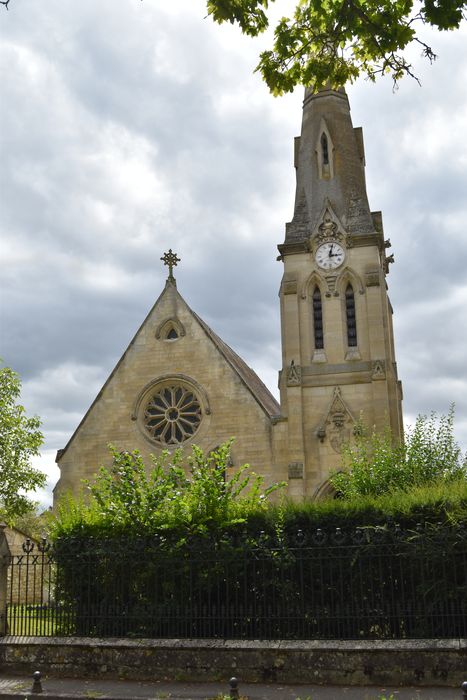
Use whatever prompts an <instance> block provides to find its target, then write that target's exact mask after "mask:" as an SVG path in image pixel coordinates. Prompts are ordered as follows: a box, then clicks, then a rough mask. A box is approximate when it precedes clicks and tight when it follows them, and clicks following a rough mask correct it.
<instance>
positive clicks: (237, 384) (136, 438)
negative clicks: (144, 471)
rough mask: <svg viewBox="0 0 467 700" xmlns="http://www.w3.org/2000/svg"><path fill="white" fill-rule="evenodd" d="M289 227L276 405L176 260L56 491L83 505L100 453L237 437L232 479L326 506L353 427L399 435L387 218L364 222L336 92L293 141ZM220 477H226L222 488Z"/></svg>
mask: <svg viewBox="0 0 467 700" xmlns="http://www.w3.org/2000/svg"><path fill="white" fill-rule="evenodd" d="M295 168H296V175H297V186H296V195H295V207H294V214H293V218H292V221H291V222H290V223H288V224H286V227H285V240H284V242H283V243H281V244H280V245H279V246H278V248H279V254H280V255H279V258H278V260H280V261H281V262H282V263H283V266H284V273H283V277H282V282H281V286H280V294H279V296H280V308H281V338H282V340H281V342H282V368H281V369H280V371H279V389H280V403H278V402H277V401H276V399H275V398H274V397H273V396H272V394H271V393H270V392H269V390H268V389H267V387H266V386H265V385H264V384H263V382H262V381H261V379H260V378H259V377H258V376H257V375H256V374H255V372H254V371H253V370H252V369H251V368H250V367H248V365H247V364H246V363H245V362H244V361H243V360H242V359H241V358H240V357H239V356H238V355H237V354H236V353H235V352H234V350H232V348H230V347H229V346H228V345H227V344H226V343H224V342H223V341H222V340H221V338H219V336H217V335H216V333H215V332H214V331H213V330H212V329H211V328H209V326H208V325H207V324H206V323H205V322H204V321H203V320H202V319H201V318H200V317H199V316H198V315H197V314H196V313H195V312H194V311H193V310H192V309H191V308H190V307H189V306H188V304H187V302H186V301H185V300H184V299H183V297H182V295H181V294H180V292H179V291H178V289H177V285H176V281H175V277H174V274H173V268H174V266H176V264H177V262H179V260H178V258H177V256H176V255H175V254H174V253H173V252H172V251H171V250H170V251H169V252H168V253H166V254H165V255H164V257H163V260H164V262H165V264H166V265H167V266H168V270H169V274H168V278H167V281H166V284H165V288H164V289H163V291H162V293H161V295H160V296H159V298H158V299H157V301H156V303H155V304H154V306H153V308H152V309H151V311H150V312H149V314H148V316H147V317H146V319H145V320H144V321H143V323H142V325H141V327H140V328H139V330H138V331H137V333H136V335H135V336H134V338H133V340H132V341H131V342H130V345H129V346H128V348H127V349H126V350H125V352H124V354H123V355H122V357H121V359H120V360H119V362H118V363H117V365H116V367H115V368H114V370H113V372H112V373H111V375H110V376H109V378H108V379H107V381H106V383H105V384H104V386H103V387H102V389H101V391H100V392H99V394H98V396H97V397H96V399H95V400H94V402H93V403H92V405H91V406H90V408H89V410H88V411H87V413H86V414H85V416H84V417H83V419H82V421H81V423H80V424H79V426H78V427H77V429H76V431H75V432H74V434H73V435H72V437H71V438H70V440H69V442H68V444H67V445H66V447H65V448H64V449H62V450H59V451H58V453H57V460H56V461H57V464H58V466H59V467H60V472H61V477H60V479H59V481H58V483H57V485H56V487H55V490H54V498H55V501H56V500H57V498H58V497H60V495H61V494H63V493H65V492H67V491H71V492H73V493H75V494H76V493H78V492H79V490H80V488H81V480H82V479H83V478H87V479H89V478H92V476H93V475H94V474H95V473H96V471H97V469H98V468H99V466H100V465H109V463H110V455H109V452H108V448H107V445H108V443H112V444H114V445H115V446H116V448H117V449H121V450H129V451H131V450H134V449H136V448H137V449H138V450H139V451H140V452H141V453H142V456H143V458H144V459H145V460H146V461H147V463H149V455H150V454H151V453H153V454H158V453H160V452H161V451H162V450H164V449H169V450H172V449H175V448H177V447H179V446H182V447H186V448H187V449H188V451H189V448H190V445H191V444H192V443H195V444H197V445H199V446H200V447H201V448H202V449H203V450H205V451H207V452H209V451H211V450H213V449H215V448H216V447H217V446H218V445H220V444H221V443H223V442H225V441H226V440H228V439H229V438H231V437H235V441H234V443H233V446H232V453H231V461H232V469H234V468H235V467H237V466H240V465H241V464H244V463H245V462H247V463H249V464H251V466H252V467H253V468H254V470H255V471H256V472H257V473H259V474H262V475H263V476H264V477H265V480H266V484H269V483H271V482H275V481H282V480H283V481H286V482H288V485H289V489H288V495H289V496H290V497H291V498H295V499H302V498H310V499H312V498H319V497H320V496H323V495H326V494H329V493H331V489H330V487H329V482H328V478H329V474H330V472H331V471H334V470H336V469H338V468H339V466H340V461H341V455H340V452H341V448H342V445H343V443H344V442H346V441H347V440H349V439H350V438H351V436H352V433H353V429H354V427H355V424H356V422H357V421H358V420H359V418H360V417H361V418H362V420H363V421H364V423H365V424H366V425H368V426H370V427H372V426H375V427H376V429H377V430H383V429H384V428H385V427H386V426H387V425H389V426H390V428H391V430H392V432H393V435H394V436H395V437H396V438H400V437H401V436H402V408H401V401H402V389H401V383H400V381H399V380H398V377H397V366H396V361H395V351H394V338H393V328H392V307H391V304H390V301H389V298H388V294H387V285H386V275H387V273H388V271H389V264H390V263H391V262H392V259H393V256H392V255H389V256H388V255H387V248H388V247H389V245H390V243H389V241H388V240H385V239H384V234H383V225H382V217H381V212H371V211H370V208H369V205H368V198H367V193H366V185H365V155H364V148H363V136H362V130H361V128H354V127H353V126H352V121H351V117H350V107H349V102H348V98H347V95H346V93H345V90H344V89H343V88H341V89H339V90H332V89H329V88H326V89H324V90H321V91H319V92H317V93H314V94H313V93H311V92H310V91H309V90H307V91H306V92H305V100H304V104H303V120H302V133H301V136H300V137H297V138H296V139H295ZM228 476H229V475H228V474H227V478H228Z"/></svg>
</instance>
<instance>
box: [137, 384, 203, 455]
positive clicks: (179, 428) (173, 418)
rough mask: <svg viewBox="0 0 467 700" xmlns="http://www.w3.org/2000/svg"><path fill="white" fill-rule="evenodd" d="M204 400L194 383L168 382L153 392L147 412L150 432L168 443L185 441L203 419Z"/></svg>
mask: <svg viewBox="0 0 467 700" xmlns="http://www.w3.org/2000/svg"><path fill="white" fill-rule="evenodd" d="M201 418H202V413H201V404H200V402H199V400H198V398H197V396H196V394H195V393H194V391H193V389H191V387H185V386H183V385H182V384H178V383H177V384H168V385H166V386H163V387H162V388H159V389H157V388H156V389H155V391H154V392H153V393H151V394H150V397H149V400H148V401H147V403H146V407H145V409H144V413H143V423H144V427H145V429H146V431H147V433H148V434H149V436H150V437H151V438H152V439H153V440H156V441H157V442H161V443H163V444H165V445H177V444H180V443H181V442H185V440H188V439H189V438H190V437H191V436H192V435H194V434H195V433H196V431H197V430H198V427H199V425H200V423H201Z"/></svg>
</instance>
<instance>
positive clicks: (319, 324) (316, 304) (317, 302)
mask: <svg viewBox="0 0 467 700" xmlns="http://www.w3.org/2000/svg"><path fill="white" fill-rule="evenodd" d="M313 331H314V338H315V348H316V350H321V349H322V348H324V336H323V306H322V303H321V292H320V291H319V288H318V287H315V291H314V292H313Z"/></svg>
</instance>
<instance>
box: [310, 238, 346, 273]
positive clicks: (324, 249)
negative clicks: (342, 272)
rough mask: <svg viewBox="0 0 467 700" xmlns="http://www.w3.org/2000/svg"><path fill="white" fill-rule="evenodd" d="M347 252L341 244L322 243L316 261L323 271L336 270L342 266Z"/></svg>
mask: <svg viewBox="0 0 467 700" xmlns="http://www.w3.org/2000/svg"><path fill="white" fill-rule="evenodd" d="M344 258H345V251H344V249H343V247H342V246H341V245H339V243H330V242H328V243H322V244H321V245H320V246H319V248H318V250H317V251H316V255H315V260H316V262H317V264H318V265H319V266H320V267H322V268H323V270H334V269H335V268H336V267H339V265H342V263H343V262H344Z"/></svg>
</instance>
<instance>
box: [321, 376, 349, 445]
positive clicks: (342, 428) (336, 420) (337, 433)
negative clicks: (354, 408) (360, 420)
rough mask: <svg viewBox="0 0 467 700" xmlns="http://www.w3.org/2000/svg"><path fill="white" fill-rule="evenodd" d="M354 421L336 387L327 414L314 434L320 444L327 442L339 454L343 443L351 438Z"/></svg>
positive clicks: (339, 390) (338, 388)
mask: <svg viewBox="0 0 467 700" xmlns="http://www.w3.org/2000/svg"><path fill="white" fill-rule="evenodd" d="M354 426H355V419H354V417H353V415H352V413H351V412H350V409H349V408H348V406H347V404H346V403H345V401H344V399H343V398H342V393H341V389H340V387H338V386H336V387H335V389H334V392H333V395H332V400H331V403H330V406H329V409H328V412H327V414H326V416H325V418H324V420H323V422H322V423H321V425H320V426H319V428H318V431H317V433H316V435H317V437H318V438H319V440H320V441H321V442H324V441H325V440H328V441H329V444H330V445H331V447H332V449H333V450H334V452H337V453H340V452H341V451H342V446H343V445H344V443H346V442H348V441H349V440H350V438H351V436H352V432H353V429H354Z"/></svg>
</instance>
